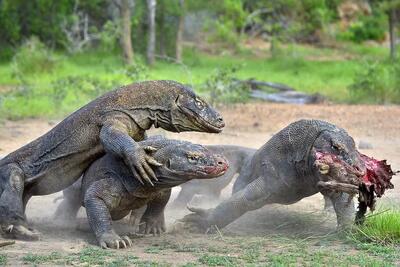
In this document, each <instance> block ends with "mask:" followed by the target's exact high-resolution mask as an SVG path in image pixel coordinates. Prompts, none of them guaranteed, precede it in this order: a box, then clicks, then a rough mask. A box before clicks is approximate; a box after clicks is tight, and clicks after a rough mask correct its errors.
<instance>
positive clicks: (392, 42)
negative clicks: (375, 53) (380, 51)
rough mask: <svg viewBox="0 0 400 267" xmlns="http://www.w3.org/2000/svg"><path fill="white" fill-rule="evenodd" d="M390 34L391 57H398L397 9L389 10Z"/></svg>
mask: <svg viewBox="0 0 400 267" xmlns="http://www.w3.org/2000/svg"><path fill="white" fill-rule="evenodd" d="M388 15H389V35H390V58H391V59H395V58H396V32H395V17H396V11H395V9H394V8H393V9H391V10H389V14H388Z"/></svg>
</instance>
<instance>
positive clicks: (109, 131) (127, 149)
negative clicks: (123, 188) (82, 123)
mask: <svg viewBox="0 0 400 267" xmlns="http://www.w3.org/2000/svg"><path fill="white" fill-rule="evenodd" d="M113 115H115V114H113ZM143 131H144V130H143V129H141V128H140V127H139V126H138V125H137V124H136V123H135V122H134V121H132V119H131V118H129V117H128V116H126V115H120V114H119V115H118V116H117V115H115V116H113V117H112V116H111V115H110V116H109V117H108V118H105V119H104V122H103V125H102V128H101V130H100V140H101V142H102V144H103V146H104V149H105V150H106V152H109V153H113V154H115V155H117V156H119V157H121V158H122V159H123V160H124V162H125V164H126V165H127V166H128V167H129V169H130V170H131V172H132V174H133V175H134V176H135V177H136V178H137V179H138V180H139V181H140V182H141V183H142V184H143V180H146V181H147V182H149V183H150V184H153V183H152V179H153V180H157V177H156V175H155V174H154V171H153V169H152V168H151V167H150V165H154V166H161V164H160V163H158V162H157V161H156V160H155V159H154V158H153V157H151V156H150V155H148V154H147V153H146V151H147V152H154V150H155V149H154V148H151V147H147V148H142V147H140V146H139V145H138V144H137V143H136V141H135V140H134V139H133V138H132V136H138V135H139V133H140V132H143ZM142 135H143V134H142ZM142 137H144V135H143V136H142Z"/></svg>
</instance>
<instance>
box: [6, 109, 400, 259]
mask: <svg viewBox="0 0 400 267" xmlns="http://www.w3.org/2000/svg"><path fill="white" fill-rule="evenodd" d="M220 110H221V112H222V114H223V116H224V118H225V121H226V125H227V126H226V129H225V130H224V131H223V133H221V134H201V133H181V134H172V133H166V132H163V131H160V130H151V131H150V134H163V135H166V136H167V137H173V138H180V139H185V140H190V141H193V142H198V143H201V144H235V145H243V146H249V147H254V148H258V147H260V146H261V145H262V144H264V143H265V142H266V141H267V140H268V139H269V138H270V137H271V136H272V135H273V134H274V133H275V132H277V131H278V130H280V129H281V128H283V127H284V126H286V125H287V124H288V123H290V122H292V121H295V120H297V119H301V118H316V119H324V120H328V121H330V122H333V123H335V124H337V125H339V126H341V127H343V128H345V129H347V130H348V132H349V133H350V134H351V135H352V136H353V137H354V139H355V140H356V143H359V141H361V140H362V141H364V142H368V143H370V144H371V145H372V147H373V148H372V149H368V150H362V152H364V153H366V154H368V155H373V156H374V157H376V158H380V159H388V161H389V162H390V163H391V164H392V167H393V169H395V170H399V169H400V135H399V133H400V123H399V118H400V107H397V106H347V105H324V106H322V105H308V106H298V105H285V104H265V103H252V104H244V105H235V106H229V107H220ZM55 123H56V122H48V121H45V120H23V121H17V122H13V121H5V122H3V124H2V125H0V154H2V155H6V154H7V153H9V152H11V151H13V150H15V149H17V148H18V147H20V146H22V145H24V144H26V143H28V142H29V141H31V140H33V139H35V138H36V137H38V136H40V135H41V134H43V133H45V132H46V131H48V130H49V129H51V128H52V127H53V126H54V124H55ZM394 184H395V187H396V188H397V187H398V186H400V178H399V177H394ZM178 190H179V189H176V190H174V193H175V194H176V192H178ZM225 191H226V192H225V193H226V194H225V196H227V194H228V192H229V189H228V190H225ZM57 196H59V193H57V194H53V195H50V196H44V197H35V198H33V199H32V200H31V201H30V203H29V205H28V209H27V215H28V218H29V219H30V220H31V222H32V223H33V225H34V226H35V227H36V228H37V229H39V231H41V232H42V233H43V238H42V240H41V241H38V242H22V241H18V242H17V244H15V245H13V246H8V247H5V248H3V249H2V250H1V251H2V252H6V253H7V255H8V257H9V262H10V261H11V263H13V262H14V263H15V264H16V263H17V262H18V261H17V259H18V258H20V256H21V255H24V254H26V253H27V252H32V253H46V252H49V251H59V252H61V253H74V252H77V251H79V250H81V249H82V248H83V247H85V246H87V245H88V244H94V243H95V240H94V237H93V235H92V234H91V233H90V231H89V228H88V225H87V223H86V221H85V219H84V217H83V216H82V218H81V219H80V222H81V223H80V225H81V227H80V229H76V226H75V225H68V224H67V225H57V224H55V223H54V222H53V220H52V219H51V216H52V214H53V212H54V209H55V208H56V206H57V204H56V203H53V199H54V198H55V197H57ZM380 202H389V203H393V204H400V191H398V189H395V190H390V191H389V192H388V193H387V194H386V195H385V196H384V197H383V198H382V200H381V201H380ZM322 205H323V203H322V197H321V196H320V195H315V196H312V197H310V198H307V199H304V200H302V201H300V202H298V203H296V204H294V205H291V206H281V205H271V206H268V207H265V208H263V209H260V210H258V211H255V212H249V213H248V214H246V215H244V216H243V217H242V218H240V219H239V220H237V221H236V222H235V223H233V224H231V225H230V226H229V227H228V228H227V229H226V230H225V233H227V234H228V235H229V234H232V235H239V236H246V235H250V236H264V235H268V234H271V233H274V234H276V233H278V234H287V233H294V232H295V233H297V234H304V235H305V236H307V235H308V234H311V235H318V234H326V233H329V232H331V231H334V229H335V218H334V216H333V215H326V214H325V213H324V212H323V211H322ZM185 213H186V211H173V210H171V209H168V210H167V212H166V216H167V220H168V224H169V225H171V224H172V223H173V222H174V221H175V219H177V218H180V217H181V216H183V215H184V214H185ZM82 214H83V213H82ZM117 227H118V229H120V231H123V230H125V229H126V225H124V223H117ZM188 239H190V240H191V241H193V240H200V241H203V242H211V243H213V242H214V243H215V242H216V243H217V244H216V245H218V242H219V241H215V240H210V239H209V238H208V237H206V236H202V235H190V236H187V235H180V234H176V233H174V234H169V235H164V236H161V237H148V238H140V239H137V240H135V244H134V247H133V248H131V249H130V250H128V251H124V252H118V253H130V252H135V255H137V256H139V257H140V258H142V259H152V258H154V255H152V254H149V253H146V252H145V251H146V247H148V246H149V245H152V244H156V243H160V242H165V240H167V241H168V242H172V243H177V244H184V243H185V242H187V241H188ZM157 258H158V259H160V260H162V261H165V262H170V263H185V262H191V261H193V260H194V259H193V255H192V254H190V253H167V254H159V255H157Z"/></svg>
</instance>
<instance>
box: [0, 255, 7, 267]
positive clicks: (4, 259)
mask: <svg viewBox="0 0 400 267" xmlns="http://www.w3.org/2000/svg"><path fill="white" fill-rule="evenodd" d="M6 263H7V255H5V254H0V265H1V266H3V265H6Z"/></svg>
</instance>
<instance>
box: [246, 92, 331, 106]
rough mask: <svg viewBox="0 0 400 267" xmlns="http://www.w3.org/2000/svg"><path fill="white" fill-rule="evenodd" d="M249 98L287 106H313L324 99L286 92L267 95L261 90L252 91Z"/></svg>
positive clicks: (317, 96)
mask: <svg viewBox="0 0 400 267" xmlns="http://www.w3.org/2000/svg"><path fill="white" fill-rule="evenodd" d="M250 96H251V97H253V98H257V99H262V100H267V101H271V102H278V103H289V104H314V103H320V102H322V101H323V100H324V98H323V97H322V96H321V95H320V94H312V95H309V94H305V93H302V92H295V91H286V92H280V93H267V92H264V91H261V90H252V91H251V92H250Z"/></svg>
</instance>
